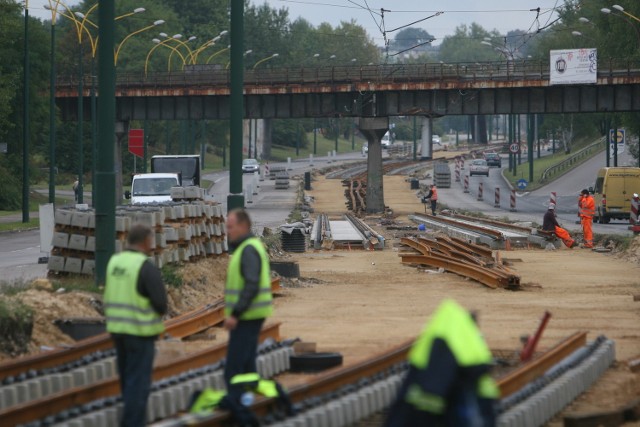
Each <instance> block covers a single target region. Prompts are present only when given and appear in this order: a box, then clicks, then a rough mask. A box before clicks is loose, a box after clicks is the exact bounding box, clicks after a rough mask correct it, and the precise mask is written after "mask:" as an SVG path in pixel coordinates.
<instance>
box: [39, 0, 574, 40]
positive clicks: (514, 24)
mask: <svg viewBox="0 0 640 427" xmlns="http://www.w3.org/2000/svg"><path fill="white" fill-rule="evenodd" d="M264 1H265V0H252V2H253V3H258V4H261V3H263V2H264ZM266 1H267V3H269V4H270V5H271V6H273V7H276V8H282V7H286V8H288V9H289V14H290V16H291V17H292V18H293V19H295V18H297V17H303V18H304V19H306V20H308V21H310V22H311V23H312V24H314V25H318V24H320V23H322V22H329V23H331V24H332V25H337V24H339V23H340V21H349V20H351V19H354V20H355V21H356V22H357V23H358V24H360V25H362V26H364V27H365V28H366V29H367V32H368V33H369V34H370V35H371V36H372V37H373V38H374V40H375V42H376V43H377V44H379V45H382V44H383V39H382V34H381V31H380V30H379V29H378V25H380V24H381V19H380V9H381V8H384V9H385V10H387V11H390V12H385V19H384V24H385V25H384V26H385V28H386V30H387V31H388V32H389V38H393V34H394V33H393V32H391V30H393V29H394V28H397V27H400V26H402V25H406V24H409V23H411V22H413V21H417V20H420V19H423V18H426V17H428V16H430V15H432V14H434V13H435V12H444V13H443V14H442V15H440V16H436V17H434V18H431V19H428V20H426V21H424V22H420V23H417V24H415V25H414V26H416V27H421V28H424V29H426V30H427V31H428V32H429V33H430V34H432V35H433V36H435V37H436V39H437V40H438V41H436V42H435V44H439V40H441V39H442V38H443V37H444V36H446V35H449V34H452V33H453V30H454V28H455V27H457V26H458V25H460V24H470V23H472V22H478V23H479V24H481V25H482V26H483V27H485V28H487V29H489V30H492V29H497V30H498V31H499V32H500V33H501V34H506V33H507V32H508V31H509V30H514V29H520V30H528V29H529V28H531V29H532V30H534V31H535V30H536V29H537V28H538V23H537V22H536V12H531V11H530V9H536V8H538V7H540V17H539V18H538V22H539V26H541V27H542V26H544V25H545V23H548V22H549V21H550V20H552V19H553V17H555V14H554V13H553V11H554V6H562V5H563V4H564V1H562V0H483V1H477V0H455V1H453V0H449V1H437V2H436V1H430V0H366V3H368V5H369V7H370V8H371V10H372V11H373V12H374V13H373V16H372V15H371V13H370V12H369V11H368V10H367V9H366V8H365V0H318V1H313V0H266ZM77 3H78V1H74V0H69V1H67V4H70V5H72V4H77ZM184 3H185V7H186V6H187V5H188V3H189V0H184ZM44 4H48V1H47V0H30V1H29V8H30V13H31V14H32V15H35V16H38V17H41V18H43V19H51V15H50V13H49V11H47V10H45V9H44V7H43V6H44ZM374 18H375V22H374Z"/></svg>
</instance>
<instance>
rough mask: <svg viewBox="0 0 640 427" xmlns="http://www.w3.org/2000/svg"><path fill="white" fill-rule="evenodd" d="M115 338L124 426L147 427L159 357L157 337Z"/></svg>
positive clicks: (122, 336) (126, 336)
mask: <svg viewBox="0 0 640 427" xmlns="http://www.w3.org/2000/svg"><path fill="white" fill-rule="evenodd" d="M112 338H113V341H114V343H115V347H116V352H117V363H118V373H119V375H120V389H121V390H122V401H123V403H124V411H123V413H122V420H121V422H120V426H121V427H141V426H145V425H147V422H146V420H147V399H148V398H149V389H150V387H151V374H152V371H153V356H154V354H155V337H136V336H133V335H122V334H117V335H116V334H114V335H112Z"/></svg>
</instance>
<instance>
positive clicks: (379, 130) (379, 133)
mask: <svg viewBox="0 0 640 427" xmlns="http://www.w3.org/2000/svg"><path fill="white" fill-rule="evenodd" d="M359 127H360V132H361V133H362V134H363V135H364V136H365V138H367V142H368V144H369V157H368V161H367V213H378V212H384V188H383V184H382V175H383V172H382V137H383V136H384V134H385V133H387V131H388V130H389V118H388V117H362V118H360V122H359Z"/></svg>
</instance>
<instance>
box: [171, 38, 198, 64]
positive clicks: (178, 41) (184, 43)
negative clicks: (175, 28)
mask: <svg viewBox="0 0 640 427" xmlns="http://www.w3.org/2000/svg"><path fill="white" fill-rule="evenodd" d="M195 39H197V37H196V36H190V37H189V38H188V39H187V40H186V41H182V40H181V39H175V40H174V41H175V42H176V44H177V46H176V47H175V48H174V49H171V51H172V52H171V54H169V71H171V59H172V58H173V54H174V53H178V55H179V56H180V57H181V58H182V68H181V69H183V70H184V66H185V65H186V64H187V61H188V60H189V58H190V57H191V54H192V51H191V49H190V48H189V45H188V44H187V43H189V42H192V41H194V40H195ZM181 47H184V48H186V49H187V53H186V55H182V54H181V52H180V48H181Z"/></svg>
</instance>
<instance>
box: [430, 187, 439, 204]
mask: <svg viewBox="0 0 640 427" xmlns="http://www.w3.org/2000/svg"><path fill="white" fill-rule="evenodd" d="M431 200H432V201H434V202H435V201H437V200H438V190H437V189H436V188H432V189H431Z"/></svg>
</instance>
